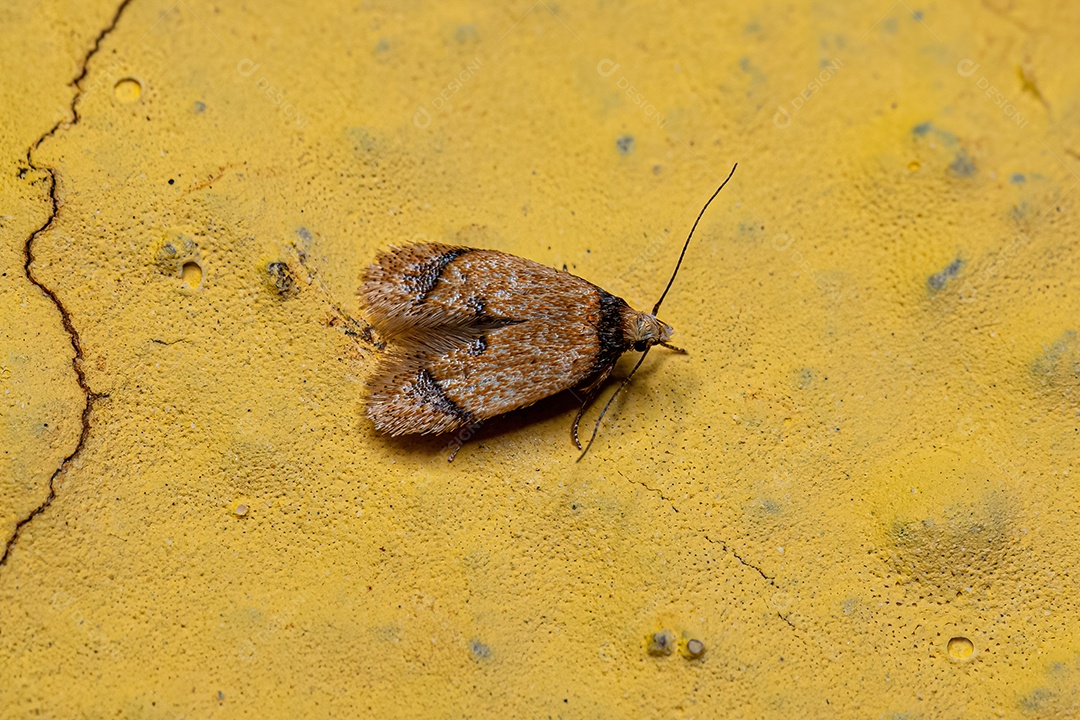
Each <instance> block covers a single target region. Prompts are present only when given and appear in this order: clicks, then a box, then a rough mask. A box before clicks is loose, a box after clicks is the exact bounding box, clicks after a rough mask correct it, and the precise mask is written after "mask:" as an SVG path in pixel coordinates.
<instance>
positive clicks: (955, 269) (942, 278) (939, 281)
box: [926, 258, 964, 292]
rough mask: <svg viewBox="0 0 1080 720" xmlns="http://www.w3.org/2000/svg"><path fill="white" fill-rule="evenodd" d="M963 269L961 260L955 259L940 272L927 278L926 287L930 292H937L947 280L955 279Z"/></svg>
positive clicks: (943, 286)
mask: <svg viewBox="0 0 1080 720" xmlns="http://www.w3.org/2000/svg"><path fill="white" fill-rule="evenodd" d="M963 267H964V261H963V259H962V258H956V259H955V260H953V261H952V262H951V263H949V264H948V265H946V266H945V267H944V268H943V269H942V270H939V271H938V272H936V273H934V274H933V275H931V276H930V277H928V278H927V279H926V286H927V287H928V288H930V291H931V292H939V291H941V290H943V289H944V288H945V285H946V284H947V283H948V282H949V280H951V279H952V278H954V277H956V276H957V275H958V274H959V273H960V270H961V269H962V268H963Z"/></svg>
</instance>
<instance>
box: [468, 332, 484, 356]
mask: <svg viewBox="0 0 1080 720" xmlns="http://www.w3.org/2000/svg"><path fill="white" fill-rule="evenodd" d="M485 350H487V338H486V337H484V336H483V335H481V336H480V337H478V338H473V339H472V340H471V341H469V354H470V355H473V356H476V355H482V354H483V352H484V351H485Z"/></svg>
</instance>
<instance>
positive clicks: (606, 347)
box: [360, 163, 738, 461]
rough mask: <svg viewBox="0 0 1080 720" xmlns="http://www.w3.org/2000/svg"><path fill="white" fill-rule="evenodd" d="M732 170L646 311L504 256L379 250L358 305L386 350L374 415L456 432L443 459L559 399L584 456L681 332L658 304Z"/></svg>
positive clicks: (388, 424) (371, 384)
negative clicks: (624, 359)
mask: <svg viewBox="0 0 1080 720" xmlns="http://www.w3.org/2000/svg"><path fill="white" fill-rule="evenodd" d="M737 167H738V163H736V164H735V165H734V166H733V167H732V168H731V172H730V173H729V174H728V176H727V178H726V179H725V180H724V182H722V183H721V184H720V187H718V188H717V189H716V191H715V192H714V193H713V194H712V196H711V197H710V198H709V199H708V201H706V203H705V205H704V206H703V207H702V208H701V212H699V213H698V216H697V219H696V220H694V225H693V227H691V228H690V233H689V234H688V235H687V237H686V242H685V243H683V248H682V252H681V253H680V254H679V259H678V261H677V262H676V263H675V270H674V271H673V272H672V273H671V279H670V280H668V283H667V286H666V287H665V288H664V291H663V293H661V294H660V299H659V300H657V301H656V304H655V305H654V306H653V309H652V312H651V313H646V312H641V311H638V310H634V309H633V308H631V307H630V306H629V305H628V304H627V303H626V302H625V301H624V300H623V299H622V298H618V297H615V296H614V295H612V294H610V293H608V292H606V291H605V290H603V289H602V288H600V287H598V286H596V285H593V284H592V283H590V282H588V281H586V280H583V279H581V278H579V277H577V276H575V275H572V274H570V273H569V272H566V271H565V270H556V269H555V268H552V267H548V266H547V265H541V264H540V263H536V262H533V261H531V260H526V259H524V258H520V257H517V256H516V255H510V254H508V253H504V252H499V251H497V250H480V249H476V248H469V247H461V246H454V245H444V244H440V243H419V244H413V245H406V246H403V247H391V248H390V249H388V250H386V251H384V252H382V253H380V254H379V255H378V257H377V258H376V260H375V262H374V263H373V264H372V265H370V266H369V267H368V268H367V270H366V271H365V273H364V277H363V282H362V284H361V286H360V295H361V300H362V303H363V305H364V308H365V311H366V314H367V316H368V320H369V321H370V322H371V324H372V325H373V326H374V327H375V329H376V331H378V333H379V334H380V335H381V336H382V338H383V339H384V340H385V341H386V342H387V349H386V350H385V351H384V352H383V353H382V356H381V358H380V359H379V361H378V366H377V367H376V369H375V372H374V373H373V374H372V376H371V378H370V380H369V381H368V385H367V392H368V399H367V415H368V417H369V418H370V419H371V420H372V422H373V423H374V424H375V428H376V429H377V430H380V431H382V432H385V433H388V434H390V435H406V434H441V433H449V432H454V431H459V430H462V429H466V432H465V433H460V434H459V436H458V438H457V442H456V444H455V445H454V447H453V450H452V452H451V453H450V456H449V457H448V458H447V459H448V460H453V459H454V456H455V455H456V454H457V451H458V449H460V447H461V445H462V444H463V443H464V442H465V440H467V439H468V437H470V436H471V435H472V432H473V430H474V429H475V428H476V427H478V426H479V424H480V423H482V422H483V421H485V420H487V419H489V418H492V417H495V416H496V415H501V414H503V413H506V412H509V411H511V410H516V409H518V408H523V407H526V406H529V405H532V404H533V403H535V402H537V401H539V400H542V399H543V398H546V397H549V396H551V395H554V394H555V393H558V392H561V391H563V390H571V391H576V393H575V395H576V396H577V397H578V398H579V399H580V400H581V408H580V409H579V410H578V413H577V416H576V417H575V418H574V423H573V425H572V426H571V437H572V439H573V441H574V444H575V445H576V446H577V447H578V449H579V450H581V455H579V456H578V460H579V461H580V460H581V458H583V457H585V454H586V453H588V452H589V448H591V447H592V444H593V441H594V440H596V435H597V432H598V431H599V429H600V422H601V421H602V420H603V418H604V415H605V414H606V413H607V411H608V408H610V407H611V403H612V402H613V401H614V400H615V398H616V397H617V396H618V395H619V393H620V392H622V390H623V388H625V387H626V386H627V385H628V384H629V383H630V380H631V378H633V377H634V373H636V372H637V369H638V368H639V367H641V364H642V363H643V362H644V361H645V358H646V356H648V354H649V350H650V349H652V348H653V346H655V345H662V346H664V347H667V348H669V349H671V350H674V351H676V352H685V351H683V350H682V349H680V348H677V347H675V346H674V345H671V344H669V343H668V340H669V339H670V338H671V335H672V333H673V332H674V331H673V330H672V328H671V326H670V325H668V324H667V323H665V322H663V321H661V320H659V319H658V318H657V313H658V312H659V311H660V304H661V303H662V302H663V301H664V298H665V297H667V294H668V291H669V290H670V289H671V286H672V283H674V282H675V277H676V275H678V273H679V268H680V266H681V265H682V261H683V258H684V257H685V256H686V250H687V248H688V247H689V246H690V240H691V238H693V236H694V231H695V230H696V229H697V226H698V223H699V222H700V221H701V218H702V216H703V215H704V214H705V211H706V210H707V209H708V207H709V205H710V204H711V203H712V201H713V200H714V199H715V198H716V196H717V195H719V194H720V191H721V190H723V189H724V186H725V185H727V183H728V181H729V180H731V177H732V175H734V174H735V168H737ZM631 350H633V351H635V352H640V353H641V357H640V358H639V359H638V361H637V364H635V365H634V367H633V369H632V370H631V371H630V373H629V374H628V375H627V376H626V378H625V379H624V380H623V381H622V383H620V385H619V387H618V388H617V389H616V390H615V392H614V393H613V394H612V396H611V398H609V399H608V401H607V403H605V405H604V407H603V409H602V410H601V411H600V415H599V417H597V419H596V425H595V426H594V427H593V432H592V436H591V437H590V438H589V442H588V443H587V444H586V445H585V448H584V449H582V447H581V441H580V440H579V438H578V425H579V423H580V422H581V417H582V415H583V414H584V412H585V410H586V409H587V408H588V407H589V405H590V404H591V403H592V401H593V400H594V399H595V398H596V396H597V394H598V393H599V391H600V388H601V387H602V386H603V384H604V382H605V381H606V380H607V379H608V377H609V376H610V375H611V371H612V370H613V369H614V367H615V363H616V362H617V361H618V360H619V358H620V357H621V356H622V355H623V353H625V352H629V351H631Z"/></svg>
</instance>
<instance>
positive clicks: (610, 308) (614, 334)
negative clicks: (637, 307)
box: [590, 288, 629, 375]
mask: <svg viewBox="0 0 1080 720" xmlns="http://www.w3.org/2000/svg"><path fill="white" fill-rule="evenodd" d="M597 290H599V291H600V320H599V322H597V324H596V336H597V338H596V339H597V341H598V342H599V345H600V352H598V353H597V354H596V361H595V362H594V363H593V369H592V372H591V373H590V375H598V374H600V373H601V372H603V371H604V370H605V369H607V368H608V367H610V366H611V365H614V364H615V362H616V361H617V360H618V359H619V357H620V356H622V354H623V353H624V352H626V349H627V344H626V339H625V338H624V337H623V330H622V317H623V311H624V310H626V309H627V308H629V305H627V304H626V301H625V300H623V299H622V298H619V297H615V296H614V295H612V294H611V293H609V292H606V291H604V290H603V289H601V288H597Z"/></svg>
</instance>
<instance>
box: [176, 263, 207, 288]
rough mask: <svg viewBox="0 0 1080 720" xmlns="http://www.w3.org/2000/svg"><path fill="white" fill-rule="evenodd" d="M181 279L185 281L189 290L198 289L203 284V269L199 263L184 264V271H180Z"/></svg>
mask: <svg viewBox="0 0 1080 720" xmlns="http://www.w3.org/2000/svg"><path fill="white" fill-rule="evenodd" d="M180 279H182V280H183V281H184V284H185V285H187V286H188V287H189V288H197V287H199V285H201V284H202V268H201V267H200V266H199V263H197V262H186V263H184V267H183V269H182V270H181V271H180Z"/></svg>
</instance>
